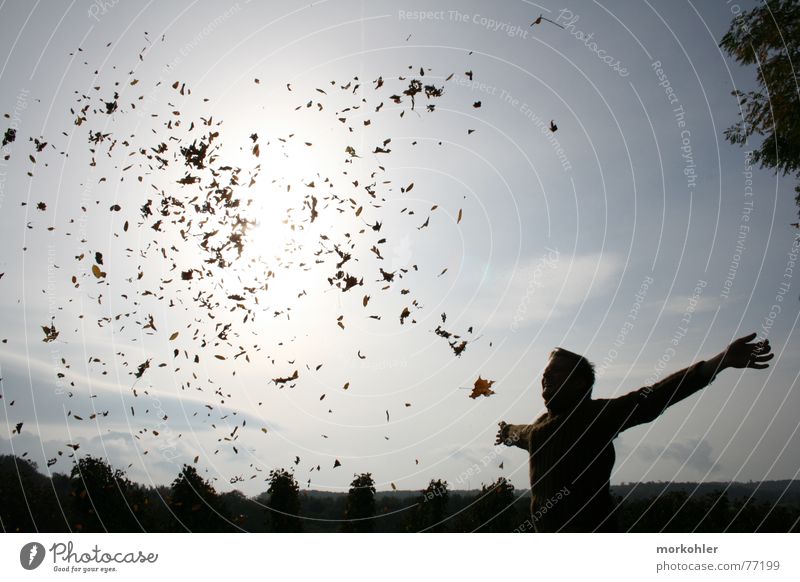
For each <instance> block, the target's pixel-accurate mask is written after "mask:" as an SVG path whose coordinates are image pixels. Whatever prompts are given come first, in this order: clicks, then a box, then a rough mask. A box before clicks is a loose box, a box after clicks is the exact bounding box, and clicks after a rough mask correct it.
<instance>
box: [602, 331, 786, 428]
mask: <svg viewBox="0 0 800 582" xmlns="http://www.w3.org/2000/svg"><path fill="white" fill-rule="evenodd" d="M755 337H756V334H755V333H752V334H750V335H748V336H745V337H741V338H739V339H737V340H736V341H734V342H732V343H731V344H730V345H729V346H728V347H727V348H725V349H724V350H723V351H722V352H720V353H719V354H717V355H716V356H714V357H713V358H710V359H708V360H704V361H702V362H698V363H696V364H694V365H692V366H689V367H688V368H685V369H683V370H681V371H679V372H675V373H674V374H671V375H669V376H667V377H666V378H664V379H663V380H661V381H659V382H656V383H655V384H653V385H652V386H646V387H644V388H640V389H639V390H636V391H634V392H631V393H629V394H625V395H624V396H620V397H619V398H614V399H611V400H607V401H605V402H604V406H603V408H602V410H601V412H600V414H601V416H603V417H604V418H605V419H606V420H607V421H609V422H611V423H612V425H613V428H614V430H615V431H617V432H621V431H623V430H626V429H628V428H630V427H632V426H636V425H638V424H644V423H646V422H651V421H652V420H655V419H656V418H657V417H658V416H659V415H660V414H661V413H662V412H664V410H665V409H666V408H667V407H669V406H671V405H673V404H675V403H676V402H680V401H681V400H683V399H684V398H687V397H688V396H691V395H692V394H694V393H695V392H697V391H699V390H701V389H702V388H704V387H706V386H708V384H710V383H711V381H712V380H714V378H715V377H716V375H717V374H719V373H720V372H721V371H722V370H724V369H725V368H755V369H758V370H761V369H763V368H766V367H767V366H768V364H767V363H766V362H767V361H769V360H771V359H772V357H773V356H774V354H772V353H770V350H771V348H770V345H769V340H764V341H763V342H759V343H752V341H753V340H754V339H755Z"/></svg>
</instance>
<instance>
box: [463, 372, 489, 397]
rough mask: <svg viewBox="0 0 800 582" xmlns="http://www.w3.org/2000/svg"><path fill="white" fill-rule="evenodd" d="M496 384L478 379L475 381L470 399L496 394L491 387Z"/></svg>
mask: <svg viewBox="0 0 800 582" xmlns="http://www.w3.org/2000/svg"><path fill="white" fill-rule="evenodd" d="M492 384H494V380H484V379H483V378H481V377H480V376H478V379H477V380H475V386H474V387H473V388H472V392H471V393H470V395H469V397H470V398H477V397H478V396H491V395H492V394H494V393H495V392H494V390H492V389H491V388H490V387H491V386H492Z"/></svg>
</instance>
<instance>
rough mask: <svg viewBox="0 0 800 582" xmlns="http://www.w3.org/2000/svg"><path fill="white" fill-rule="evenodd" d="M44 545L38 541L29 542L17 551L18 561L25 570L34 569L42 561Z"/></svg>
mask: <svg viewBox="0 0 800 582" xmlns="http://www.w3.org/2000/svg"><path fill="white" fill-rule="evenodd" d="M44 554H45V551H44V546H43V545H42V544H40V543H39V542H30V543H27V544H25V545H24V546H22V549H21V550H20V551H19V563H20V564H22V567H23V568H25V569H26V570H35V569H36V568H38V567H39V566H40V565H41V564H42V562H43V561H44Z"/></svg>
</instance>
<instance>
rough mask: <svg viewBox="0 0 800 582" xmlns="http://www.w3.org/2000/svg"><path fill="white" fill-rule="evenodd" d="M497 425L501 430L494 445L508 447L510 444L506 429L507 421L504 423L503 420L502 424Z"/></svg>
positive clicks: (498, 431)
mask: <svg viewBox="0 0 800 582" xmlns="http://www.w3.org/2000/svg"><path fill="white" fill-rule="evenodd" d="M497 425H498V426H499V427H500V428H499V429H498V430H497V437H496V438H495V440H494V444H496V445H500V444H504V445H508V444H509V443H508V442H507V437H506V427H507V426H508V425H507V424H506V423H505V421H502V420H501V421H500V422H498V423H497Z"/></svg>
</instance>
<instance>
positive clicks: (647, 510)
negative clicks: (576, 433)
mask: <svg viewBox="0 0 800 582" xmlns="http://www.w3.org/2000/svg"><path fill="white" fill-rule="evenodd" d="M267 481H268V484H269V485H268V488H267V490H266V491H265V492H263V493H261V494H260V495H257V496H255V497H247V496H245V495H244V494H243V493H241V492H239V491H231V492H227V493H219V492H217V491H216V490H215V489H214V487H213V486H212V485H211V484H210V483H209V482H208V481H207V480H205V479H203V478H202V477H201V476H200V475H199V474H198V473H197V471H196V470H195V469H194V468H193V467H191V466H189V465H184V466H183V468H182V469H181V472H180V474H179V475H177V476H176V478H175V480H174V481H173V482H172V484H171V485H170V486H164V487H146V486H143V485H140V484H137V483H133V482H132V481H130V480H129V479H128V478H127V476H126V475H125V473H124V472H123V471H121V470H118V469H114V468H112V467H110V466H109V465H108V464H107V463H106V462H104V461H103V460H101V459H97V458H94V457H83V458H81V459H80V460H78V461H77V462H76V463H75V465H74V466H73V468H72V471H71V472H70V474H69V475H64V474H58V473H57V474H54V475H53V476H52V477H48V476H46V475H43V474H42V473H40V472H39V471H38V468H37V467H36V464H35V463H33V462H31V461H28V460H26V459H22V458H19V457H14V456H11V455H0V527H2V529H3V531H5V532H106V531H109V532H186V531H193V532H240V531H245V532H299V531H306V532H337V531H344V532H419V531H426V532H474V531H479V532H514V531H530V529H531V528H530V523H531V522H530V520H531V516H530V505H529V504H530V494H529V492H528V491H527V490H516V489H514V487H513V485H511V484H510V483H508V482H507V481H506V480H505V479H504V478H502V477H501V478H500V479H498V480H497V481H495V482H494V483H490V484H488V485H484V486H482V488H481V489H480V490H472V491H463V490H451V489H449V487H448V484H447V482H445V481H442V480H432V481H431V482H430V483H429V485H428V487H427V488H426V489H424V490H422V491H388V492H377V491H376V490H375V483H374V480H373V478H372V475H371V474H370V473H363V474H361V475H356V476H355V477H354V479H353V482H352V483H351V486H350V489H349V491H348V492H347V493H344V492H342V493H329V492H324V491H301V490H300V487H299V486H298V483H297V481H296V480H295V478H294V475H293V474H292V473H291V472H290V471H287V470H284V469H277V470H274V471H271V472H270V473H269V476H268V478H267ZM612 489H613V491H614V494H615V496H616V497H617V501H618V505H617V509H616V512H617V521H618V523H619V526H620V529H621V530H622V531H632V532H661V531H664V532H782V533H785V532H797V531H798V523H799V522H800V481H768V482H759V483H701V484H697V483H636V484H623V485H618V486H615V487H613V488H612Z"/></svg>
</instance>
